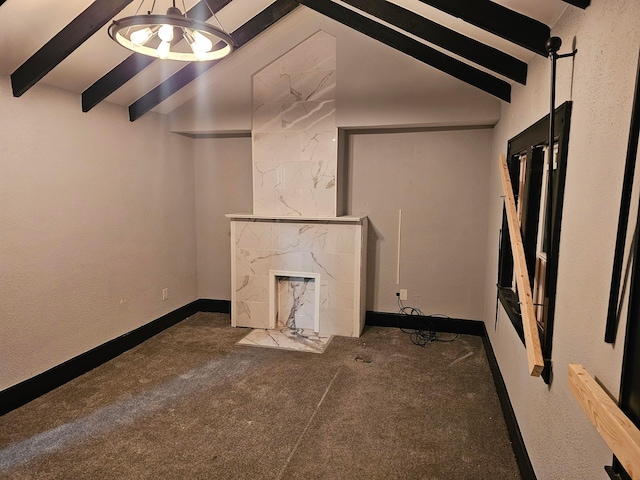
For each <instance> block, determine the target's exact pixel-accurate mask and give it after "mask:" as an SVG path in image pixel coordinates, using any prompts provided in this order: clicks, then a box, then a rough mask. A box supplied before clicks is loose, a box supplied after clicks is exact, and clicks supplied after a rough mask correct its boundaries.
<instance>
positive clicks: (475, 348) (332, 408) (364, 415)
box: [0, 313, 520, 480]
mask: <svg viewBox="0 0 640 480" xmlns="http://www.w3.org/2000/svg"><path fill="white" fill-rule="evenodd" d="M247 333H248V330H246V329H242V328H231V327H230V322H229V316H228V315H224V314H210V313H198V314H197V315H194V316H193V317H190V318H188V319H187V320H185V321H183V322H181V323H179V324H178V325H176V326H174V327H172V328H170V329H167V330H165V331H164V332H162V333H160V334H159V335H156V336H155V337H153V338H152V339H150V340H148V341H146V342H144V343H143V344H141V345H139V346H138V347H136V348H134V349H132V350H130V351H128V352H126V353H124V354H122V355H120V356H119V357H117V358H115V359H113V360H111V361H109V362H107V363H105V364H104V365H102V366H100V367H98V368H96V369H94V370H92V371H90V372H88V373H87V374H85V375H83V376H81V377H79V378H77V379H75V380H73V381H71V382H69V383H67V384H65V385H63V386H61V387H59V388H57V389H56V390H53V391H51V392H49V393H48V394H46V395H43V396H42V397H40V398H38V399H36V400H34V401H32V402H30V403H28V404H27V405H24V406H23V407H21V408H18V409H16V410H14V411H12V412H9V413H7V414H6V415H4V416H2V417H0V478H10V479H114V478H124V479H151V478H153V479H306V480H310V479H348V480H351V479H354V480H355V479H368V480H370V479H434V480H435V479H438V480H449V479H456V480H460V479H475V480H478V479H492V480H500V479H519V478H520V474H519V472H518V467H517V465H516V461H515V457H514V454H513V450H512V448H511V444H510V442H509V438H508V434H507V429H506V426H505V422H504V417H503V415H502V411H501V409H500V403H499V400H498V397H497V394H496V391H495V387H494V384H493V380H492V378H491V373H490V370H489V365H488V363H487V358H486V355H485V351H484V348H483V345H482V339H481V338H478V337H474V336H466V335H460V336H458V337H457V338H456V339H455V340H454V341H453V342H449V343H445V342H434V343H429V344H428V345H427V346H425V347H423V348H421V347H418V346H416V345H414V344H413V343H411V341H410V339H409V336H408V335H406V334H405V333H403V332H402V331H400V330H399V329H395V328H382V327H366V329H365V331H364V333H363V335H362V336H361V337H360V338H345V337H335V338H334V339H333V340H332V342H331V344H330V345H329V347H328V348H327V350H326V351H325V353H323V354H315V353H300V352H292V351H284V350H276V349H268V348H259V347H251V346H241V345H236V342H237V341H238V340H240V339H241V338H242V337H243V336H244V335H246V334H247ZM442 336H443V338H444V337H446V336H450V335H446V334H442Z"/></svg>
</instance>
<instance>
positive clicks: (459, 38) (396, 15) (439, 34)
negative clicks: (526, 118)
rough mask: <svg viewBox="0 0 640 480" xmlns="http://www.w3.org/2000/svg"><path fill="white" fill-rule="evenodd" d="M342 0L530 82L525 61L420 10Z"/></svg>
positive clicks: (373, 1) (370, 0)
mask: <svg viewBox="0 0 640 480" xmlns="http://www.w3.org/2000/svg"><path fill="white" fill-rule="evenodd" d="M342 1H343V2H344V3H348V4H349V5H351V6H352V7H355V8H358V9H359V10H362V11H363V12H366V13H368V14H370V15H373V16H374V17H377V18H378V19H380V20H383V21H385V22H387V23H389V24H391V25H394V26H396V27H398V28H400V29H401V30H404V31H405V32H408V33H411V34H412V35H415V36H417V37H420V38H422V39H423V40H426V41H427V42H430V43H433V44H434V45H438V46H439V47H442V48H444V49H446V50H449V51H450V52H452V53H455V54H456V55H459V56H461V57H463V58H466V59H467V60H470V61H472V62H473V63H476V64H478V65H481V66H483V67H486V68H488V69H489V70H493V71H494V72H496V73H499V74H500V75H503V76H505V77H507V78H510V79H511V80H515V81H516V82H518V83H521V84H523V85H525V84H526V82H527V64H526V63H525V62H523V61H521V60H519V59H517V58H515V57H512V56H511V55H508V54H506V53H504V52H502V51H500V50H498V49H496V48H493V47H491V46H489V45H485V44H484V43H482V42H478V41H477V40H474V39H472V38H469V37H467V36H465V35H462V34H460V33H458V32H456V31H454V30H451V29H449V28H446V27H443V26H442V25H440V24H438V23H436V22H433V21H431V20H429V19H427V18H425V17H423V16H421V15H418V14H417V13H414V12H412V11H410V10H406V9H405V8H402V7H400V6H398V5H395V4H393V3H391V2H387V1H384V0H342Z"/></svg>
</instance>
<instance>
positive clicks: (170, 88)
mask: <svg viewBox="0 0 640 480" xmlns="http://www.w3.org/2000/svg"><path fill="white" fill-rule="evenodd" d="M297 6H298V2H297V1H295V0H276V1H275V2H273V3H272V4H271V5H269V6H268V7H267V8H265V9H264V10H263V11H262V12H260V13H259V14H257V15H256V16H255V17H253V18H252V19H250V20H249V21H247V22H246V23H245V24H243V25H242V26H241V27H239V28H238V29H236V30H235V31H234V32H232V33H231V36H232V38H233V41H234V43H235V44H236V48H241V47H242V46H243V45H244V44H245V43H247V42H248V41H249V40H251V39H253V38H254V37H255V36H257V35H258V34H260V33H261V32H263V31H264V30H266V29H267V28H269V27H270V26H271V25H273V24H274V23H275V22H277V21H278V20H280V19H281V18H282V17H284V16H285V15H286V14H288V13H289V12H291V11H292V10H293V9H295V8H296V7H297ZM222 60H223V59H220V60H213V61H210V62H192V63H189V64H188V65H187V66H186V67H184V68H183V69H181V70H179V71H178V72H176V73H175V74H173V75H172V76H171V77H169V78H168V79H167V80H165V81H164V82H162V83H161V84H160V85H158V86H157V87H156V88H154V89H153V90H151V91H150V92H149V93H147V94H145V95H144V96H142V97H140V98H139V99H138V100H136V101H135V102H134V103H133V104H131V105H130V106H129V119H130V120H131V121H132V122H133V121H135V120H137V119H138V118H140V117H141V116H142V115H144V114H145V113H147V112H148V111H149V110H151V109H152V108H153V107H155V106H156V105H159V104H160V103H161V102H163V101H164V100H166V99H167V98H169V97H170V96H171V95H173V94H174V93H176V92H177V91H178V90H180V89H181V88H183V87H185V86H186V85H188V84H189V83H191V82H192V81H193V80H195V79H196V78H197V77H198V76H200V75H202V74H203V73H204V72H206V71H208V70H209V69H210V68H212V67H214V66H215V65H217V64H218V62H220V61H222Z"/></svg>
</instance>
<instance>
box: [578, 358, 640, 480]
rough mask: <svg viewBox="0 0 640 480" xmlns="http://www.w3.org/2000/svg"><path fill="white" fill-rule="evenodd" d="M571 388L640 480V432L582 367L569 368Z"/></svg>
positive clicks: (614, 448) (608, 441)
mask: <svg viewBox="0 0 640 480" xmlns="http://www.w3.org/2000/svg"><path fill="white" fill-rule="evenodd" d="M569 388H570V389H571V392H572V393H573V396H574V397H576V400H578V403H579V404H580V406H581V407H582V409H583V410H584V412H585V413H586V414H587V417H589V420H591V423H593V424H594V425H595V427H596V430H598V432H599V433H600V436H601V437H602V439H603V440H604V441H605V442H606V444H607V445H608V446H609V448H610V449H611V451H612V452H613V454H614V455H615V456H616V457H617V459H618V461H619V462H620V463H621V464H622V466H623V467H624V469H625V470H626V471H627V473H628V474H629V476H630V477H631V478H633V479H640V430H638V427H636V426H635V425H634V424H633V422H632V421H631V420H629V418H628V417H627V416H626V415H625V414H624V412H623V411H622V410H620V408H619V407H618V406H617V405H616V403H615V402H614V401H613V400H612V399H611V397H609V395H608V394H607V392H606V391H605V390H604V389H603V388H602V387H601V386H600V385H599V384H598V382H596V381H595V379H593V378H592V377H591V376H590V375H589V373H588V372H587V371H586V370H585V369H584V367H583V366H582V365H578V364H576V363H570V364H569Z"/></svg>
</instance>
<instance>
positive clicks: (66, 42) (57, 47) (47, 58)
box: [11, 0, 132, 97]
mask: <svg viewBox="0 0 640 480" xmlns="http://www.w3.org/2000/svg"><path fill="white" fill-rule="evenodd" d="M131 2H132V0H96V1H95V2H93V3H92V4H91V5H89V7H88V8H87V9H86V10H85V11H84V12H82V13H81V14H80V15H78V16H77V17H76V18H75V19H73V20H72V21H71V23H69V24H68V25H67V26H66V27H64V28H63V29H62V30H61V31H60V32H58V34H56V36H54V37H53V38H52V39H51V40H49V41H48V42H47V43H46V44H45V45H44V46H43V47H42V48H40V50H38V51H37V52H36V53H34V54H33V55H32V56H31V57H30V58H28V59H27V60H26V61H25V62H24V63H23V64H22V65H20V67H18V69H17V70H16V71H15V72H13V73H12V74H11V85H12V87H13V96H14V97H19V96H20V95H22V94H23V93H24V92H26V91H27V90H29V89H30V88H31V87H33V86H34V85H35V84H36V83H37V82H38V81H39V80H40V79H41V78H42V77H44V76H45V75H46V74H47V73H49V72H50V71H51V70H53V69H54V68H55V67H56V66H57V65H58V64H59V63H60V62H62V61H63V60H64V59H65V58H67V57H68V56H69V55H70V54H71V53H72V52H73V51H74V50H75V49H76V48H78V47H79V46H80V45H82V43H83V42H84V41H85V40H87V39H88V38H89V37H91V35H93V34H94V33H96V32H97V31H98V30H100V28H102V27H103V26H104V25H105V24H106V23H107V22H108V21H109V20H111V19H112V18H113V17H114V16H115V15H117V14H118V12H120V11H121V10H122V9H123V8H124V7H126V6H127V5H128V4H129V3H131Z"/></svg>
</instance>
